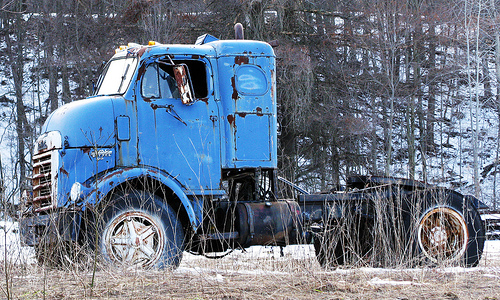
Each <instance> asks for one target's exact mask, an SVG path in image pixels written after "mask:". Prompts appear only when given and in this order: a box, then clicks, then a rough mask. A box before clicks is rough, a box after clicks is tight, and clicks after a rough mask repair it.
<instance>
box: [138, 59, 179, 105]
mask: <svg viewBox="0 0 500 300" xmlns="http://www.w3.org/2000/svg"><path fill="white" fill-rule="evenodd" d="M172 74H173V69H172V67H171V66H165V65H158V64H151V65H149V66H148V67H147V68H146V71H145V72H144V76H143V78H142V86H141V92H142V96H143V97H144V98H180V94H179V90H178V88H177V83H176V82H175V79H174V77H173V75H172Z"/></svg>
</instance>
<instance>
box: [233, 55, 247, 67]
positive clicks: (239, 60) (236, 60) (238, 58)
mask: <svg viewBox="0 0 500 300" xmlns="http://www.w3.org/2000/svg"><path fill="white" fill-rule="evenodd" d="M234 63H235V64H237V65H246V64H248V56H236V57H235V58H234Z"/></svg>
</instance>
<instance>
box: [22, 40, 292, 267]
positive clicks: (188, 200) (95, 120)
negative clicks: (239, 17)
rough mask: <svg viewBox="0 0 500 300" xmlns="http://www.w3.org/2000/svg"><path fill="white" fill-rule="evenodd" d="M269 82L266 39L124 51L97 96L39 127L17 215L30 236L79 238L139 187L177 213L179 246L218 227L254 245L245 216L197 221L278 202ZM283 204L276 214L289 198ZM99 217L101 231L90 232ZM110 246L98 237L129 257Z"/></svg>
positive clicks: (34, 242) (33, 239)
mask: <svg viewBox="0 0 500 300" xmlns="http://www.w3.org/2000/svg"><path fill="white" fill-rule="evenodd" d="M275 85H276V84H275V55H274V52H273V49H272V47H271V46H270V45H269V44H267V43H264V42H258V41H249V40H227V41H220V40H217V39H216V38H214V37H212V36H209V35H204V36H202V37H200V38H199V39H198V41H197V42H196V44H195V45H162V44H159V43H156V42H150V43H149V45H137V44H129V45H128V46H122V47H120V49H117V50H116V54H115V55H114V56H113V58H112V59H111V60H110V61H109V62H108V63H107V65H106V66H105V69H104V71H103V72H102V75H101V77H100V78H99V81H98V83H97V89H96V93H95V95H94V96H92V97H89V98H87V99H85V100H81V101H75V102H72V103H70V104H67V105H64V106H62V107H60V108H59V109H58V110H56V111H55V112H54V113H52V114H51V115H50V116H49V117H48V119H47V120H46V122H45V124H44V125H43V128H42V134H41V136H40V137H39V138H38V140H37V142H36V146H35V151H34V152H35V155H34V156H33V176H32V178H33V191H32V196H31V197H28V198H27V199H26V208H25V211H24V212H23V215H24V218H23V222H22V227H23V237H24V241H25V243H26V244H28V245H31V246H40V245H42V242H43V243H44V244H45V242H47V241H49V242H50V243H52V242H53V241H54V239H56V238H57V239H58V240H61V239H62V240H64V241H73V242H78V241H80V240H81V239H82V237H83V236H84V235H88V232H84V231H95V232H100V231H102V230H105V229H106V228H107V227H109V224H107V223H108V222H109V221H113V220H114V219H115V218H116V214H118V215H119V214H120V211H117V212H111V213H110V215H109V216H108V215H106V212H107V211H108V210H112V209H111V208H109V207H107V205H106V204H104V202H106V203H108V202H110V201H112V199H114V198H116V195H117V194H120V196H121V197H126V195H127V194H134V193H139V191H140V193H142V194H141V197H145V198H147V199H145V200H146V201H149V202H151V203H153V204H154V205H158V206H161V209H163V210H166V211H167V212H166V214H167V215H169V218H170V217H172V216H173V215H175V217H176V220H175V222H177V223H178V225H176V226H175V227H178V228H179V229H181V230H180V231H181V232H182V235H183V237H182V247H186V239H185V238H184V237H185V236H189V237H190V239H191V240H192V238H193V236H194V234H195V233H198V234H199V235H200V237H201V238H198V239H197V240H198V242H197V243H195V244H196V245H195V246H193V247H195V248H196V249H198V250H200V251H202V250H201V249H200V244H201V243H203V244H206V241H210V240H219V239H220V238H217V237H216V233H223V235H224V234H225V235H226V237H227V236H230V237H232V239H233V240H235V241H237V242H238V243H241V244H252V240H253V239H254V238H255V228H251V229H246V231H247V233H246V234H245V236H242V234H240V233H235V230H236V227H234V226H237V225H235V222H240V220H237V221H235V220H231V221H230V222H231V223H232V224H233V225H232V226H233V228H228V226H229V223H227V224H216V223H217V222H219V223H221V221H217V222H213V223H214V224H211V225H207V228H212V229H214V228H215V229H217V230H216V231H213V232H212V233H211V234H209V232H208V231H207V232H205V229H207V228H202V227H203V226H202V225H203V223H204V220H206V219H207V218H210V217H212V218H213V217H215V214H216V213H217V214H220V213H222V214H226V213H227V210H231V209H232V210H238V211H239V213H240V214H242V215H244V216H242V217H241V218H246V219H245V222H246V223H248V220H247V219H248V217H249V216H248V215H250V217H252V216H254V215H255V214H254V213H253V210H254V209H262V208H263V207H266V204H265V203H267V207H269V206H274V205H271V204H270V203H271V201H274V200H275V198H274V196H273V193H274V185H275V170H276V167H277V157H276V156H277V136H276V132H277V128H276V124H277V122H276V90H275ZM144 193H147V195H143V194H144ZM135 196H137V197H138V195H135V194H134V197H135ZM236 198H238V199H236ZM261 200H263V201H264V200H265V201H264V202H262V201H261ZM114 201H115V202H116V201H117V200H116V199H115V200H114ZM266 201H267V202H266ZM222 202H224V204H222ZM237 202H241V203H245V202H249V203H247V205H246V206H245V205H243V206H239V205H237ZM259 202H262V203H264V204H262V205H260V204H259V205H256V203H259ZM151 203H149V204H151ZM217 203H219V204H217ZM230 203H232V204H230ZM254 206H255V207H254ZM261 206H262V207H261ZM278 206H280V208H279V209H278V211H280V212H281V210H282V209H284V208H286V209H287V210H288V208H289V207H290V206H293V205H291V204H288V203H285V204H279V205H278ZM269 210H272V209H269ZM170 212H171V213H170ZM169 213H170V214H169ZM207 213H208V214H210V213H211V214H212V216H209V215H208V214H207ZM275 213H277V212H275ZM103 214H104V215H103ZM289 214H290V215H291V213H289ZM271 215H272V213H271ZM99 217H102V218H103V219H104V220H103V222H104V224H102V225H103V228H97V229H96V228H93V229H90V227H91V226H90V225H92V224H96V223H99V222H95V220H94V219H96V218H99ZM88 218H92V219H93V221H92V222H91V223H92V224H89V223H88V222H87V220H88ZM146 219H147V218H146ZM212 221H213V220H212ZM134 222H135V223H134V226H135V225H137V226H142V227H145V228H146V227H148V226H153V225H151V224H153V223H154V222H153V221H151V220H142V219H141V218H140V217H137V220H135V221H134ZM228 222H229V221H228ZM122 223H123V224H127V221H123V222H122ZM141 223H142V225H141ZM123 224H121V225H123ZM276 225H277V227H278V228H281V227H282V226H281V224H276ZM221 226H222V228H220V227H221ZM158 227H162V228H156V229H155V230H157V229H159V230H160V231H161V230H167V229H166V228H163V227H166V225H158ZM216 227H218V228H216ZM114 229H116V228H114ZM238 229H240V228H238ZM175 230H177V228H175ZM175 230H174V231H175ZM250 230H251V231H252V233H250ZM178 231H179V230H178ZM281 231H284V230H281V229H280V232H281ZM225 232H227V233H225ZM272 233H273V232H266V233H265V234H266V235H270V236H271V235H272ZM113 234H115V235H116V234H118V233H111V235H110V237H111V238H112V236H113ZM120 234H123V233H120ZM176 234H177V232H176ZM257 235H258V232H257ZM101 238H103V239H104V238H105V237H102V236H100V239H101ZM111 238H110V239H111ZM176 238H179V237H178V236H176ZM155 239H156V238H155ZM260 239H265V238H262V237H260ZM267 239H268V240H266V241H265V242H276V240H275V237H269V238H267ZM279 239H280V238H279ZM281 239H284V237H282V238H281ZM103 242H104V243H106V241H101V243H103ZM145 242H146V241H145ZM278 242H280V241H278ZM155 243H157V241H155ZM96 247H99V245H96ZM106 247H107V248H106ZM113 247H114V246H113V245H102V250H103V251H102V252H104V253H108V255H107V256H108V258H111V259H116V260H124V259H125V258H121V257H119V253H118V254H116V253H114V256H113V255H110V254H109V253H113V251H115V249H113ZM152 247H153V248H152V249H148V250H152V251H156V250H158V249H155V248H154V246H152ZM221 247H222V248H224V247H226V246H224V245H222V246H221ZM160 250H161V249H160ZM116 251H118V250H116ZM203 251H204V250H203ZM156 256H157V257H155V258H153V259H150V260H147V259H144V260H145V261H146V263H147V264H152V265H155V264H157V263H158V261H160V259H161V258H162V257H163V256H164V255H163V256H162V254H161V253H159V254H158V255H156Z"/></svg>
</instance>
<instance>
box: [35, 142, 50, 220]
mask: <svg viewBox="0 0 500 300" xmlns="http://www.w3.org/2000/svg"><path fill="white" fill-rule="evenodd" d="M32 183H33V198H32V200H31V204H32V205H33V210H34V211H35V212H40V211H45V210H48V209H51V208H53V207H54V204H53V199H52V151H47V152H43V153H40V154H37V155H35V156H33V176H32Z"/></svg>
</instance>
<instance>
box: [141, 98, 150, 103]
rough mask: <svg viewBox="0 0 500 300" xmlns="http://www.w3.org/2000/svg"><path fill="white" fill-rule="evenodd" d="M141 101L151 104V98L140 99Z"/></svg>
mask: <svg viewBox="0 0 500 300" xmlns="http://www.w3.org/2000/svg"><path fill="white" fill-rule="evenodd" d="M142 100H144V102H151V98H142Z"/></svg>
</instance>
